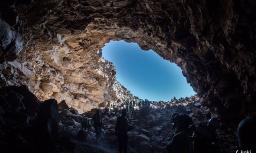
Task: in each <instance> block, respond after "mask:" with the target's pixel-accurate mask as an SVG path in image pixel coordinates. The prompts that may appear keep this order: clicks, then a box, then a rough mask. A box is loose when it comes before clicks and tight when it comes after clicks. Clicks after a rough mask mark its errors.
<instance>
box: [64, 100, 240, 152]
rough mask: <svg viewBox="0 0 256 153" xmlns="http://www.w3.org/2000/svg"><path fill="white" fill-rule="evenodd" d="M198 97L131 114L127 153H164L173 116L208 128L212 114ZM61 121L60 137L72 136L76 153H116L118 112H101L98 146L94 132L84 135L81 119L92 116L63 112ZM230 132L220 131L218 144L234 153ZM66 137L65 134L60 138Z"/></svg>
mask: <svg viewBox="0 0 256 153" xmlns="http://www.w3.org/2000/svg"><path fill="white" fill-rule="evenodd" d="M198 100H199V99H198V98H197V97H191V98H186V99H180V100H176V101H172V103H160V102H159V103H151V104H150V107H143V108H141V109H138V110H134V111H132V113H131V114H130V115H128V119H129V124H130V126H131V128H130V131H129V132H128V136H129V140H128V144H129V145H128V153H141V152H143V153H164V152H166V146H167V144H168V142H169V141H170V138H171V137H172V136H173V132H174V131H173V128H172V124H171V115H172V114H173V113H184V114H188V115H189V116H191V117H192V118H193V122H194V124H195V126H196V127H198V126H199V125H202V124H206V123H207V120H208V117H209V110H208V109H207V108H206V107H203V106H201V105H200V103H199V101H198ZM60 113H61V114H62V115H61V116H62V119H61V122H60V125H61V127H62V131H61V133H65V134H68V135H72V139H71V141H72V142H73V143H74V148H73V149H74V151H75V152H90V153H94V152H95V153H110V152H111V153H113V152H117V140H116V137H115V134H114V127H115V122H116V118H117V116H118V115H119V111H108V110H107V109H105V110H102V117H103V134H102V137H101V139H100V141H99V142H97V141H96V138H95V134H94V129H93V128H92V127H91V126H89V127H88V128H87V130H84V131H83V132H82V133H83V134H82V133H81V131H80V130H81V128H82V125H81V119H82V116H83V118H87V119H88V121H89V123H91V122H92V121H91V118H90V116H91V115H92V114H93V112H89V113H84V114H82V115H79V114H78V113H77V112H75V111H74V110H72V109H71V110H70V109H63V110H61V111H60ZM228 130H230V129H224V128H223V127H222V128H218V130H217V135H218V142H219V145H220V148H221V150H222V152H232V150H234V149H235V147H234V146H235V144H236V142H235V137H234V134H233V133H232V130H231V131H228ZM61 135H63V134H61Z"/></svg>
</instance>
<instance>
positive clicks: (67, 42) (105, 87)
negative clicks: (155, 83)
mask: <svg viewBox="0 0 256 153" xmlns="http://www.w3.org/2000/svg"><path fill="white" fill-rule="evenodd" d="M12 2H13V3H15V2H16V1H15V0H13V1H12ZM12 2H10V1H9V2H8V3H6V4H5V5H6V6H12V8H11V7H9V8H10V9H11V10H12V11H13V10H15V12H16V14H15V15H14V16H19V21H20V24H18V26H17V27H19V28H17V27H15V29H16V31H17V29H20V30H19V31H20V33H21V34H22V36H23V39H24V42H25V45H24V48H25V49H23V51H22V53H21V54H20V56H19V58H18V59H17V60H16V61H14V62H9V63H7V64H5V65H4V66H1V71H2V80H3V81H2V82H3V83H5V85H9V84H19V83H26V84H27V85H29V87H30V89H31V90H32V91H33V92H34V93H35V94H36V95H37V96H39V97H40V98H48V97H51V96H53V97H55V98H57V99H61V98H63V97H66V98H67V99H68V98H70V99H69V100H68V101H70V102H71V103H74V104H73V105H74V106H77V105H80V102H81V101H82V102H83V103H86V101H88V100H89V101H95V102H96V103H101V102H103V101H106V98H107V97H108V98H109V99H111V98H110V97H112V96H111V94H110V93H111V90H112V89H110V88H111V86H112V84H113V82H114V79H113V76H114V71H112V70H111V71H109V70H107V69H106V71H108V72H107V74H108V75H110V77H104V74H103V73H102V72H104V71H102V70H100V69H101V68H104V67H105V68H106V67H108V66H106V65H107V64H106V63H104V61H102V59H100V56H99V55H98V54H100V52H99V50H100V48H102V47H103V45H104V44H105V43H106V42H108V41H109V40H111V39H125V40H127V41H134V42H138V43H139V44H140V46H141V47H142V48H144V49H154V50H155V51H157V52H158V53H159V54H160V55H161V56H162V57H164V58H165V59H168V60H170V61H172V62H175V63H177V64H178V65H179V66H180V67H181V68H182V70H183V74H184V75H185V76H186V77H187V79H188V82H189V83H191V84H192V86H193V88H194V90H195V91H196V92H197V93H198V95H199V96H200V97H201V102H202V103H204V104H206V105H208V106H209V107H210V108H211V109H212V111H216V112H218V113H219V114H221V116H222V117H224V119H226V120H227V121H228V120H231V119H232V120H234V119H238V116H240V115H244V114H246V113H248V112H252V111H255V109H256V107H255V102H254V99H255V95H256V94H255V92H256V88H255V86H256V81H255V80H256V79H255V78H256V74H255V72H256V70H255V62H256V59H255V55H256V53H255V44H256V39H255V38H256V31H255V29H256V20H255V17H256V16H255V14H256V12H255V10H256V9H254V8H255V7H256V2H255V1H253V0H169V1H167V0H159V1H154V0H111V1H107V0H47V1H39V0H34V1H30V0H25V1H21V2H19V3H17V2H16V5H10V3H12ZM23 2H24V4H22V3H23ZM25 3H26V4H25ZM15 6H16V7H15ZM13 7H14V8H13ZM5 8H8V7H5ZM5 10H6V9H2V12H4V11H5ZM11 17H12V16H8V15H7V17H6V16H4V15H2V19H3V20H5V21H6V22H8V23H9V24H10V25H11V23H10V20H8V19H10V18H11ZM8 67H9V68H8ZM10 67H12V68H13V67H15V69H19V71H16V70H15V69H14V70H13V69H12V68H10ZM20 72H22V73H23V75H22V74H21V73H20ZM8 75H11V77H10V76H8ZM159 75H160V74H159ZM58 97H59V98H58ZM76 101H78V102H76ZM84 107H89V106H84Z"/></svg>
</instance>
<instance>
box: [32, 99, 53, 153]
mask: <svg viewBox="0 0 256 153" xmlns="http://www.w3.org/2000/svg"><path fill="white" fill-rule="evenodd" d="M35 129H36V131H35V132H36V135H37V136H36V144H37V147H38V150H39V152H49V153H50V152H54V149H55V141H56V138H57V134H58V108H57V101H56V100H55V99H49V100H46V101H44V102H43V103H41V104H40V108H39V112H38V118H37V121H36V123H35Z"/></svg>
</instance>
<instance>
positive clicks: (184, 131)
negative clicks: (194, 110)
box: [167, 114, 193, 153]
mask: <svg viewBox="0 0 256 153" xmlns="http://www.w3.org/2000/svg"><path fill="white" fill-rule="evenodd" d="M172 118H173V121H172V122H173V124H174V125H173V127H174V128H175V134H174V136H173V138H172V140H171V142H170V143H169V145H168V146H167V151H168V153H190V152H192V150H191V142H192V140H191V135H192V131H191V128H190V126H191V125H192V124H193V122H192V119H191V118H190V117H189V116H187V115H185V114H174V115H173V117H172Z"/></svg>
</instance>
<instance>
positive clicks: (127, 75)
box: [101, 40, 196, 102]
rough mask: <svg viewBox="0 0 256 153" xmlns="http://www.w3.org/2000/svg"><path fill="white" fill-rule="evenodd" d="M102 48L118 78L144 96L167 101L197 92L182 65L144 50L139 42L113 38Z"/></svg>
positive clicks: (140, 96)
mask: <svg viewBox="0 0 256 153" xmlns="http://www.w3.org/2000/svg"><path fill="white" fill-rule="evenodd" d="M101 50H102V51H101V52H102V53H101V55H102V57H103V58H104V59H105V60H107V61H109V62H111V63H113V65H114V68H115V71H116V79H117V81H118V82H120V83H121V85H123V86H124V87H125V88H127V89H128V90H129V91H130V92H131V94H133V95H134V96H137V97H139V98H140V99H147V100H149V101H166V102H167V101H170V100H171V99H173V98H178V99H179V98H185V97H191V96H194V95H195V94H196V93H195V91H194V90H193V89H192V87H191V85H190V84H189V83H188V82H187V80H186V78H185V77H184V76H183V74H182V70H181V68H180V67H179V66H177V65H176V64H175V63H171V62H170V61H168V60H165V59H163V58H162V57H161V56H160V55H158V54H157V53H156V52H155V51H154V50H152V49H149V50H143V49H142V48H141V47H140V46H139V45H138V44H137V43H135V42H127V41H125V40H118V41H114V40H111V41H110V42H108V43H106V44H105V45H104V47H103V48H102V49H101Z"/></svg>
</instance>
